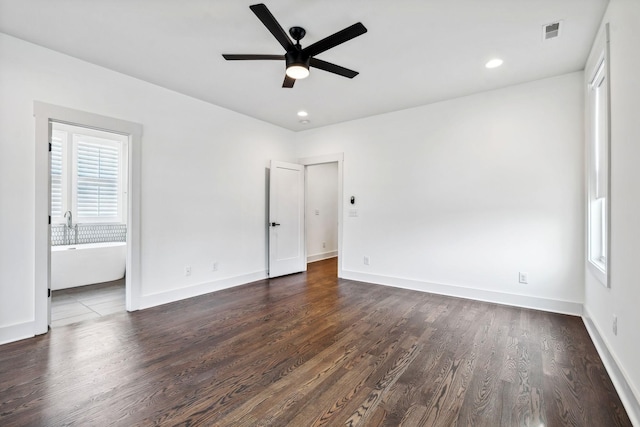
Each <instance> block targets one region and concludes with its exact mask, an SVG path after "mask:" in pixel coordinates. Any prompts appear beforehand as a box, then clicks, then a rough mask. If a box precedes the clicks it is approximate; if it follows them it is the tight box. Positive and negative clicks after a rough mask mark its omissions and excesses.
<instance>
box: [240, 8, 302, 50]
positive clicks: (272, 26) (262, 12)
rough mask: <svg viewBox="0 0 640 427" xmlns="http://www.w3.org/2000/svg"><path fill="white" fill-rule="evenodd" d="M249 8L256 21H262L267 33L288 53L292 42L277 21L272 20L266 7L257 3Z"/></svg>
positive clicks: (272, 17)
mask: <svg viewBox="0 0 640 427" xmlns="http://www.w3.org/2000/svg"><path fill="white" fill-rule="evenodd" d="M249 8H250V9H251V10H252V11H253V13H255V14H256V16H257V17H258V19H259V20H260V21H262V23H263V24H264V26H265V27H267V29H268V30H269V31H271V34H273V37H275V38H276V40H278V42H280V44H281V45H282V47H283V48H284V49H285V50H287V51H288V50H289V49H291V48H293V42H292V41H291V39H290V38H289V36H288V35H287V33H286V31H285V30H284V29H283V28H282V26H281V25H280V24H279V23H278V21H276V18H274V16H273V15H272V14H271V12H269V9H267V6H265V5H264V4H263V3H259V4H254V5H251V6H249Z"/></svg>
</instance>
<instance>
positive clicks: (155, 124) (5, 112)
mask: <svg viewBox="0 0 640 427" xmlns="http://www.w3.org/2000/svg"><path fill="white" fill-rule="evenodd" d="M214 83H215V82H212V84H214ZM0 94H1V96H0V147H1V151H0V203H1V206H0V236H1V238H0V342H5V341H10V340H13V339H17V338H20V337H22V336H29V335H30V334H29V331H30V323H31V322H33V320H34V221H35V219H34V218H35V212H34V209H35V208H34V197H35V192H34V173H35V171H34V163H35V160H34V152H35V150H34V135H35V130H34V129H35V125H34V119H33V103H34V100H37V101H42V102H47V103H50V104H56V105H61V106H64V107H69V108H73V109H78V110H83V111H88V112H91V113H96V114H101V115H105V116H110V117H115V118H118V119H123V120H127V121H130V122H136V123H140V124H142V126H143V130H144V134H143V137H142V156H141V157H142V159H141V160H142V165H141V168H142V171H141V176H142V179H141V181H142V184H141V193H142V196H141V224H142V229H141V255H142V260H141V264H142V265H141V276H142V296H143V301H142V305H143V306H145V305H152V304H156V303H162V302H166V301H168V300H171V299H176V298H180V297H184V296H190V295H193V294H194V293H202V292H205V291H208V290H212V289H215V288H216V285H215V283H216V281H221V282H218V283H226V284H229V283H237V282H241V281H243V280H251V279H255V278H256V277H264V274H265V270H266V231H265V222H266V218H265V209H264V206H265V204H266V200H265V195H266V187H265V185H266V179H265V176H266V175H265V170H266V168H267V167H268V164H269V160H270V159H272V158H275V159H279V160H294V159H295V157H293V156H291V154H292V153H293V148H292V142H293V134H292V133H291V132H290V131H287V130H283V129H281V128H278V127H275V126H272V125H269V124H266V123H264V122H260V121H258V120H255V119H252V118H249V117H246V116H243V115H240V114H237V113H234V112H231V111H229V110H225V109H223V108H219V107H216V106H213V105H210V104H207V103H205V102H202V101H199V100H196V99H193V98H189V97H187V96H184V95H180V94H177V93H175V92H172V91H169V90H166V89H163V88H160V87H158V86H155V85H152V84H149V83H146V82H143V81H140V80H137V79H134V78H131V77H128V76H124V75H122V74H118V73H115V72H113V71H109V70H106V69H104V68H101V67H97V66H94V65H91V64H88V63H86V62H83V61H80V60H77V59H74V58H71V57H68V56H65V55H62V54H59V53H56V52H54V51H51V50H48V49H44V48H41V47H38V46H35V45H32V44H29V43H26V42H23V41H20V40H18V39H15V38H12V37H9V36H6V35H4V34H0ZM214 261H217V262H218V263H219V264H218V267H219V269H218V271H216V272H213V271H212V263H213V262H214ZM185 265H190V266H191V268H192V275H191V276H190V277H185V276H184V274H183V269H184V266H185ZM212 283H213V284H212Z"/></svg>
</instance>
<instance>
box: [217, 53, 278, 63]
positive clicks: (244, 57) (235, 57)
mask: <svg viewBox="0 0 640 427" xmlns="http://www.w3.org/2000/svg"><path fill="white" fill-rule="evenodd" d="M222 56H223V57H224V59H226V60H227V61H243V60H264V59H279V60H283V59H284V55H244V54H239V55H234V54H230V53H223V54H222Z"/></svg>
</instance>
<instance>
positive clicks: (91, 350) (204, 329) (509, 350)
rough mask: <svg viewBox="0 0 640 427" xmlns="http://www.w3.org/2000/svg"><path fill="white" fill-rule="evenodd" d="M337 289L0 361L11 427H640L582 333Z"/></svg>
mask: <svg viewBox="0 0 640 427" xmlns="http://www.w3.org/2000/svg"><path fill="white" fill-rule="evenodd" d="M335 276H336V263H335V260H327V261H321V262H317V263H314V264H310V265H309V271H308V272H307V273H304V274H296V275H291V276H287V277H283V278H279V279H274V280H264V281H260V282H256V283H252V284H249V285H245V286H241V287H237V288H233V289H229V290H225V291H221V292H217V293H213V294H209V295H205V296H200V297H197V298H192V299H189V300H184V301H179V302H176V303H173V304H167V305H163V306H160V307H155V308H151V309H148V310H144V311H139V312H135V313H121V314H113V315H109V316H105V317H101V318H98V319H92V320H86V321H84V322H81V323H76V324H72V325H67V326H61V327H59V328H56V329H53V330H51V331H50V332H49V333H48V334H46V335H44V336H40V337H36V338H32V339H28V340H24V341H20V342H16V343H11V344H6V345H3V346H0V402H1V403H0V425H2V426H62V425H77V426H106V425H121V426H133V425H163V426H164V425H184V426H194V425H202V426H212V425H219V426H267V425H269V426H285V425H291V426H312V425H313V426H320V425H326V426H333V425H340V426H341V425H350V426H355V425H359V426H378V425H386V426H399V425H403V426H452V425H459V426H463V425H464V426H492V427H494V426H535V427H540V426H547V427H548V426H565V425H571V426H606V427H609V426H630V425H631V423H630V421H629V418H628V417H627V415H626V413H625V411H624V409H623V407H622V404H621V402H620V400H619V398H618V396H617V394H616V392H615V390H614V388H613V386H612V384H611V381H610V379H609V377H608V375H607V373H606V371H605V369H604V367H603V365H602V362H601V361H600V359H599V357H598V355H597V353H596V351H595V349H594V346H593V344H592V343H591V341H590V340H589V337H588V335H587V332H586V330H585V328H584V325H583V323H582V321H581V319H580V318H578V317H572V316H564V315H558V314H550V313H544V312H539V311H535V310H526V309H519V308H512V307H506V306H500V305H495V304H488V303H482V302H476V301H471V300H465V299H458V298H450V297H444V296H438V295H432V294H425V293H420V292H413V291H407V290H401V289H394V288H390V287H384V286H377V285H371V284H366V283H359V282H352V281H348V280H338V279H336V277H335Z"/></svg>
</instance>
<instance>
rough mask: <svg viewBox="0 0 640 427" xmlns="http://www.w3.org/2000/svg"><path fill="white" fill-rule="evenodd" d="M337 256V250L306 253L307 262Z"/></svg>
mask: <svg viewBox="0 0 640 427" xmlns="http://www.w3.org/2000/svg"><path fill="white" fill-rule="evenodd" d="M337 256H338V251H330V252H323V253H320V254H315V255H308V256H307V263H310V262H316V261H322V260H323V259H329V258H335V257H337Z"/></svg>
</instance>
